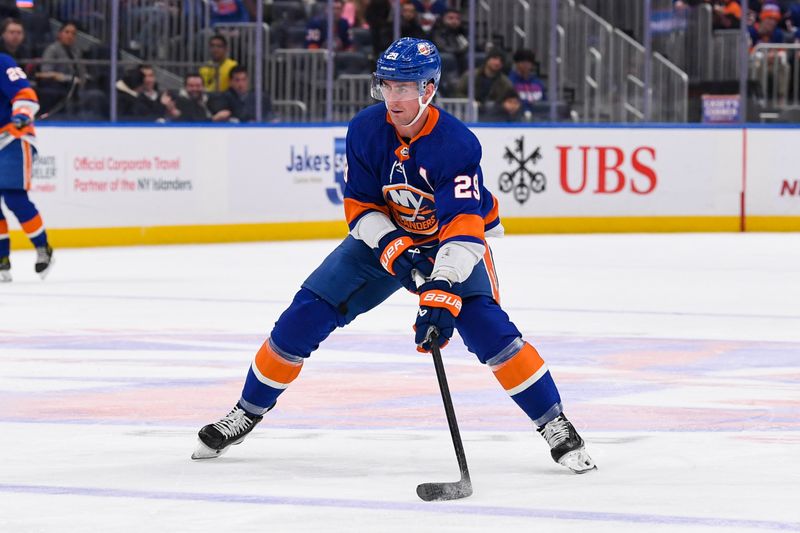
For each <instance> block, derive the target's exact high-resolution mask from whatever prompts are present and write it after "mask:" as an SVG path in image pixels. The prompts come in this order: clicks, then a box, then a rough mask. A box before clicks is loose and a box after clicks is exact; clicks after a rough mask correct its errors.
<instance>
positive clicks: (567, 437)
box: [536, 413, 597, 474]
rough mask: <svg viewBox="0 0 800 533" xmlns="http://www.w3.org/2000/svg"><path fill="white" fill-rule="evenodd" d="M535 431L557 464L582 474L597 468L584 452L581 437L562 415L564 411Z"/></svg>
mask: <svg viewBox="0 0 800 533" xmlns="http://www.w3.org/2000/svg"><path fill="white" fill-rule="evenodd" d="M536 431H538V432H539V434H540V435H541V436H542V437H544V440H546V441H547V444H549V445H550V455H551V456H552V457H553V460H554V461H555V462H557V463H558V464H560V465H562V466H566V467H567V468H569V469H570V470H572V471H573V472H575V473H576V474H583V473H584V472H588V471H589V470H594V469H596V468H597V466H595V464H594V461H592V458H591V457H589V454H587V453H586V448H585V446H584V445H583V439H582V438H581V436H580V435H578V432H577V431H576V430H575V427H574V426H573V425H572V422H570V421H569V420H567V417H566V416H564V413H561V414H560V415H558V416H557V417H555V418H554V419H553V420H551V421H550V422H548V423H547V424H545V425H544V426H542V427H540V428H539V429H537V430H536Z"/></svg>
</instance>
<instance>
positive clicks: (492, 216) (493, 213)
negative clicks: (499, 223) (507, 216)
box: [483, 195, 500, 226]
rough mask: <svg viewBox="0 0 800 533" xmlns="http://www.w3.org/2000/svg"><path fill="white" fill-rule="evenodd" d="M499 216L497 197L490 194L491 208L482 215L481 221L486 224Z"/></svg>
mask: <svg viewBox="0 0 800 533" xmlns="http://www.w3.org/2000/svg"><path fill="white" fill-rule="evenodd" d="M499 217H500V205H499V204H498V203H497V198H495V196H494V195H492V210H491V211H489V213H488V214H487V215H486V216H485V217H483V222H484V223H485V224H486V225H487V226H488V225H489V224H491V223H492V222H494V221H495V220H497V219H498V218H499Z"/></svg>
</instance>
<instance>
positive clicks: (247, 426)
mask: <svg viewBox="0 0 800 533" xmlns="http://www.w3.org/2000/svg"><path fill="white" fill-rule="evenodd" d="M270 409H272V407H270ZM262 418H264V417H263V416H256V415H251V414H250V413H248V412H247V411H245V410H244V409H242V408H241V407H240V406H239V404H238V403H237V404H236V407H234V408H233V409H232V410H231V412H230V413H228V414H227V415H225V416H224V417H223V418H222V419H221V420H220V421H219V422H215V423H213V424H209V425H207V426H204V427H203V429H201V430H200V432H199V433H198V434H197V436H198V437H199V442H198V446H197V449H196V450H195V451H194V453H193V454H192V459H213V458H215V457H219V456H220V455H222V454H223V453H225V452H226V451H228V448H230V447H231V446H233V445H234V444H239V443H240V442H242V441H243V440H244V438H245V437H246V436H247V434H248V433H250V432H251V431H253V428H254V427H256V424H258V423H259V422H261V419H262Z"/></svg>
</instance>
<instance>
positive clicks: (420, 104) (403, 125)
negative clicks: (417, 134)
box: [386, 89, 436, 128]
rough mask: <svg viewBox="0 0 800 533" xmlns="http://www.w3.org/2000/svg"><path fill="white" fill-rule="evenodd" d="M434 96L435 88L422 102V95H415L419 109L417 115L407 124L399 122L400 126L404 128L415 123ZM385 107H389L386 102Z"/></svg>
mask: <svg viewBox="0 0 800 533" xmlns="http://www.w3.org/2000/svg"><path fill="white" fill-rule="evenodd" d="M434 96H436V89H434V90H433V92H432V93H431V96H430V98H428V99H427V100H426V101H424V102H423V101H422V96H418V97H417V102H418V103H419V111H418V112H417V116H416V117H414V120H412V121H411V122H409V123H408V124H401V126H402V127H404V128H408V127H409V126H413V125H414V124H416V123H417V121H418V120H419V119H420V117H421V116H422V114H423V113H424V112H425V108H427V107H428V105H430V103H431V100H433V97H434ZM386 107H387V108H388V107H389V104H388V103H386Z"/></svg>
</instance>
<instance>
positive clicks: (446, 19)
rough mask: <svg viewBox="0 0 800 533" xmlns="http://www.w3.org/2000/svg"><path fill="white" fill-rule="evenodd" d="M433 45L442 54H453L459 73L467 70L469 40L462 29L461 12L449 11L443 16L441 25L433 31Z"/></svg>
mask: <svg viewBox="0 0 800 533" xmlns="http://www.w3.org/2000/svg"><path fill="white" fill-rule="evenodd" d="M433 44H435V45H436V47H437V48H438V49H439V52H441V53H448V54H453V55H454V56H455V58H456V63H457V64H458V73H459V74H462V73H463V72H464V71H465V70H467V49H468V48H469V40H467V35H466V32H464V28H462V27H461V12H460V11H459V10H457V9H448V10H447V11H445V12H444V15H442V23H441V25H440V26H439V27H438V28H436V29H435V30H434V31H433Z"/></svg>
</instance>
